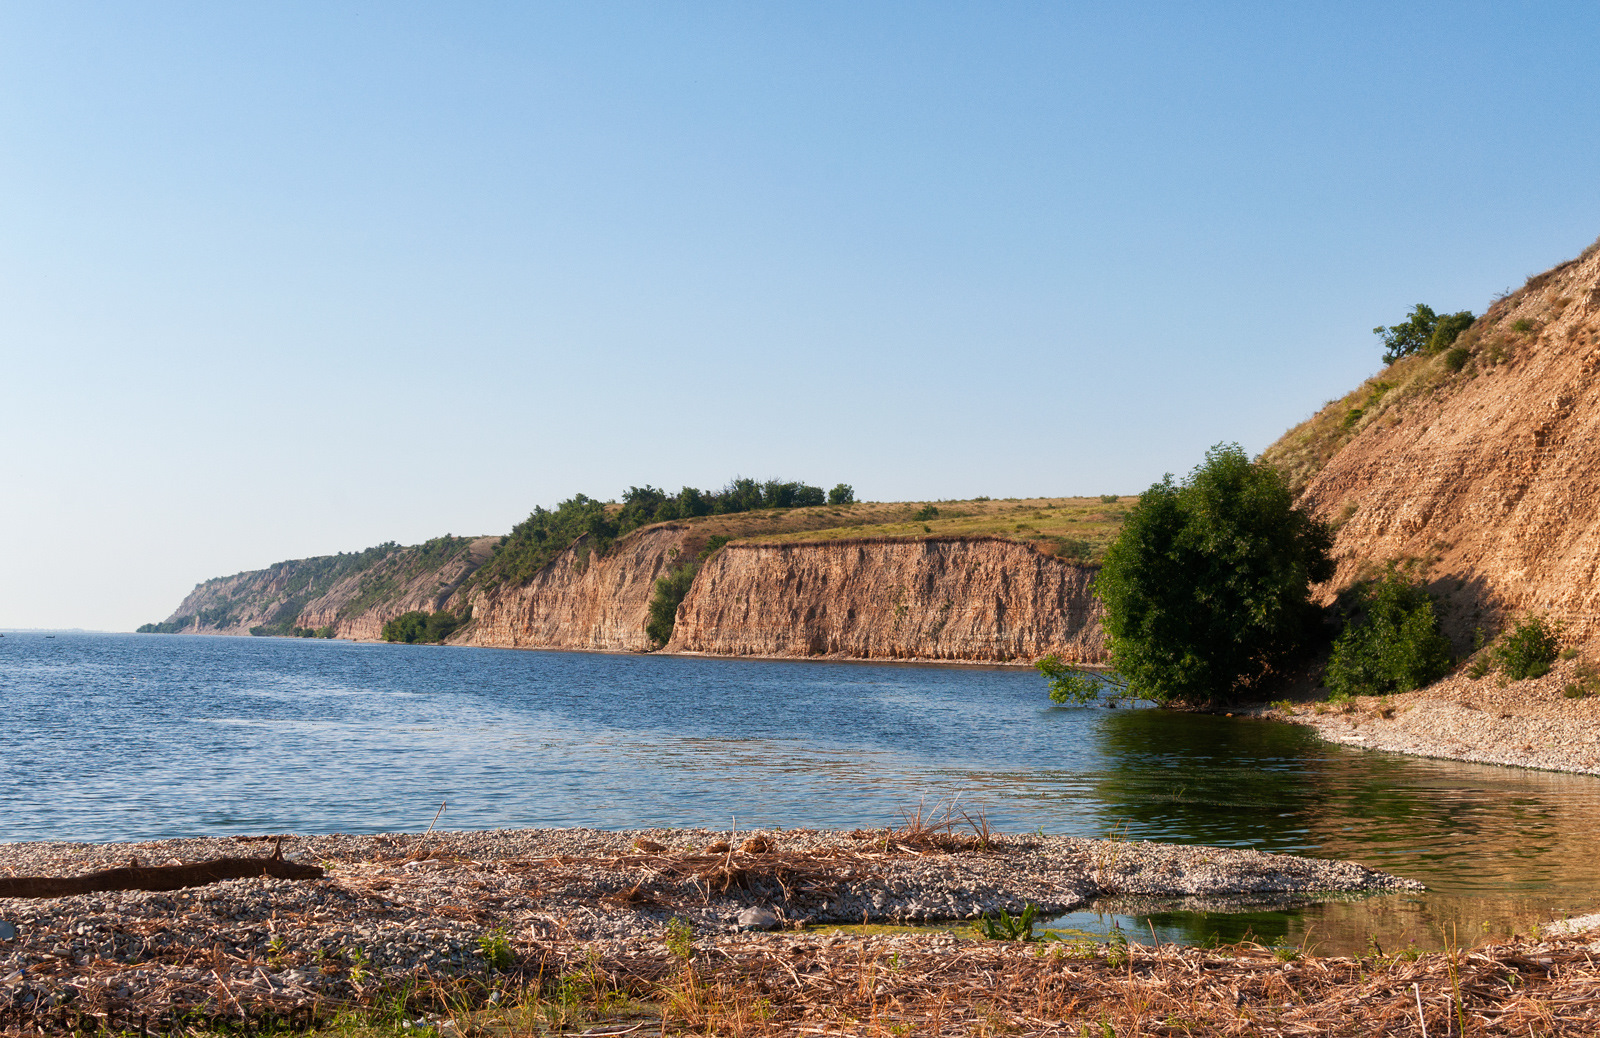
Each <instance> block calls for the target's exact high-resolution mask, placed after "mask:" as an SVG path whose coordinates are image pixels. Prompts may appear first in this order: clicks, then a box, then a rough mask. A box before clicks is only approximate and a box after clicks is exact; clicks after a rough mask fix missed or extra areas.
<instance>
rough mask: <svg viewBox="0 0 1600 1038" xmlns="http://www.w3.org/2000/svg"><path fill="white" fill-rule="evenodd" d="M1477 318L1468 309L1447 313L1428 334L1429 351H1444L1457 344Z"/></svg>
mask: <svg viewBox="0 0 1600 1038" xmlns="http://www.w3.org/2000/svg"><path fill="white" fill-rule="evenodd" d="M1475 320H1477V318H1475V317H1473V316H1472V313H1471V312H1470V311H1468V310H1462V311H1460V312H1459V313H1454V314H1445V315H1444V316H1443V317H1441V318H1439V320H1438V323H1436V324H1435V325H1434V326H1433V332H1432V333H1431V334H1430V335H1429V336H1428V352H1429V353H1443V352H1444V351H1445V350H1448V349H1449V348H1450V347H1452V346H1454V345H1455V344H1456V339H1458V338H1460V337H1461V333H1462V332H1464V331H1466V330H1467V329H1468V328H1471V327H1472V322H1473V321H1475Z"/></svg>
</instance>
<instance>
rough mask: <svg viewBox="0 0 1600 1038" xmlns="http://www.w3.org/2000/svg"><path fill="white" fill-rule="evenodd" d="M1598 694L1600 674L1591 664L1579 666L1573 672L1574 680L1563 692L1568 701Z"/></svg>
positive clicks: (1599, 690)
mask: <svg viewBox="0 0 1600 1038" xmlns="http://www.w3.org/2000/svg"><path fill="white" fill-rule="evenodd" d="M1563 655H1565V654H1563ZM1596 692H1600V673H1597V672H1596V671H1595V668H1594V665H1593V664H1590V663H1580V664H1578V665H1577V667H1576V668H1574V670H1573V672H1572V680H1571V681H1570V682H1568V683H1567V687H1566V688H1563V689H1562V690H1561V694H1562V695H1564V696H1566V697H1567V698H1568V699H1587V698H1589V697H1590V696H1592V695H1594V694H1595V693H1596Z"/></svg>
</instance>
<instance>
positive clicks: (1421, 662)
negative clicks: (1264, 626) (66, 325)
mask: <svg viewBox="0 0 1600 1038" xmlns="http://www.w3.org/2000/svg"><path fill="white" fill-rule="evenodd" d="M1357 595H1358V601H1359V605H1358V607H1357V608H1358V612H1357V614H1356V615H1355V616H1354V617H1352V618H1351V620H1350V622H1349V623H1347V624H1346V625H1345V628H1344V630H1343V631H1342V632H1340V634H1339V638H1338V640H1337V641H1335V642H1334V643H1333V655H1332V657H1331V658H1330V659H1329V660H1328V678H1327V681H1328V688H1330V689H1331V690H1333V692H1334V694H1335V695H1347V696H1350V695H1387V694H1388V693H1391V692H1410V691H1411V690H1412V689H1414V688H1421V687H1422V686H1423V685H1427V684H1431V683H1432V682H1434V681H1437V680H1438V679H1439V678H1442V677H1444V675H1445V673H1446V672H1447V671H1448V670H1449V669H1450V639H1448V638H1446V637H1445V636H1444V635H1443V634H1442V633H1441V632H1440V630H1439V616H1438V613H1437V612H1436V611H1435V609H1434V601H1433V596H1432V595H1430V594H1428V592H1427V591H1426V590H1424V589H1423V588H1421V587H1419V586H1418V585H1416V584H1413V583H1412V582H1410V581H1409V580H1407V579H1406V578H1405V577H1404V576H1403V575H1402V574H1400V573H1399V572H1397V571H1395V570H1394V569H1390V570H1389V572H1388V573H1387V574H1385V575H1384V576H1383V577H1382V578H1381V579H1379V580H1376V581H1373V582H1372V583H1370V584H1368V585H1366V586H1365V587H1362V588H1360V589H1359V590H1358V592H1357Z"/></svg>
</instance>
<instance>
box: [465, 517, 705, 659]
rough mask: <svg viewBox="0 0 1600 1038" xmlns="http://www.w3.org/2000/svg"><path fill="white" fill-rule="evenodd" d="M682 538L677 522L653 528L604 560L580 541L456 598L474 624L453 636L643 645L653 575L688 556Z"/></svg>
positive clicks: (559, 644) (484, 641) (490, 641)
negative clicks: (540, 564)
mask: <svg viewBox="0 0 1600 1038" xmlns="http://www.w3.org/2000/svg"><path fill="white" fill-rule="evenodd" d="M687 538H688V531H686V530H685V529H684V528H683V527H681V526H678V525H675V524H671V523H667V524H663V525H660V526H651V527H648V528H646V529H643V530H639V531H637V532H635V533H632V534H629V535H628V536H627V537H624V538H622V539H621V540H619V541H617V542H616V543H615V544H613V545H612V546H611V549H610V551H608V552H607V553H606V554H605V555H604V556H603V557H601V556H597V555H596V554H595V553H594V552H593V551H592V550H591V548H590V541H589V538H587V537H582V538H579V539H578V541H577V542H576V543H575V544H573V545H572V546H571V547H569V548H568V549H566V550H565V551H563V552H562V553H561V554H560V555H557V556H556V557H555V559H554V560H553V561H551V562H550V564H549V565H547V566H545V567H544V568H543V569H541V570H540V571H539V572H538V573H536V574H534V576H533V578H532V579H531V580H529V581H528V582H527V583H525V584H521V585H516V586H511V587H504V586H502V587H494V588H473V589H471V590H470V591H469V592H468V593H467V594H465V595H463V596H460V597H463V598H465V600H466V601H465V602H464V603H463V604H465V605H470V606H471V607H472V623H471V625H470V626H469V627H468V628H467V629H466V630H465V631H464V632H463V633H462V634H461V635H460V636H459V637H458V638H456V639H453V640H454V641H457V642H459V643H461V644H466V645H486V646H496V647H500V648H512V649H606V650H613V651H624V652H640V651H643V650H646V649H649V648H651V647H652V646H651V645H650V641H649V639H648V638H647V637H646V636H645V633H644V625H645V621H646V619H647V617H648V615H649V611H650V597H651V595H652V594H653V593H654V591H655V582H656V578H658V577H661V576H664V575H665V574H666V573H667V572H668V571H670V570H671V569H673V568H674V567H676V566H678V565H680V562H679V559H680V558H687V553H686V551H685V549H686V541H687Z"/></svg>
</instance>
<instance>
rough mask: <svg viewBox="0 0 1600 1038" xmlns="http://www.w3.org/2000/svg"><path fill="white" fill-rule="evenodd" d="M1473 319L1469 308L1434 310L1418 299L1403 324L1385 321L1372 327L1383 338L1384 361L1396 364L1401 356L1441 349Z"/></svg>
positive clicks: (1448, 344)
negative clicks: (1441, 314) (1459, 310)
mask: <svg viewBox="0 0 1600 1038" xmlns="http://www.w3.org/2000/svg"><path fill="white" fill-rule="evenodd" d="M1472 322H1473V316H1472V314H1471V312H1470V311H1467V310H1462V311H1461V312H1459V313H1454V314H1445V315H1444V316H1443V317H1441V316H1440V315H1438V314H1436V313H1434V312H1433V307H1431V306H1429V305H1427V304H1426V303H1418V304H1417V305H1416V306H1414V307H1412V308H1411V313H1410V314H1409V315H1408V316H1407V317H1406V320H1405V321H1403V322H1401V323H1400V324H1391V325H1390V326H1389V327H1387V328H1385V327H1384V326H1383V325H1379V326H1378V327H1376V328H1374V329H1372V334H1373V335H1377V336H1380V337H1382V339H1383V346H1384V351H1383V362H1384V363H1385V364H1393V363H1394V362H1395V361H1397V360H1399V359H1400V358H1401V357H1408V356H1410V355H1411V354H1413V353H1438V352H1440V351H1441V350H1447V349H1449V348H1450V347H1451V345H1452V344H1454V343H1455V341H1456V337H1457V336H1459V335H1460V334H1461V333H1462V332H1464V331H1466V330H1467V328H1468V327H1470V326H1471V324H1472Z"/></svg>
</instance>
